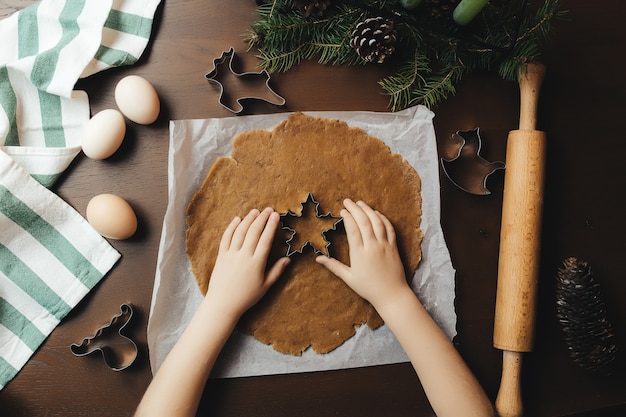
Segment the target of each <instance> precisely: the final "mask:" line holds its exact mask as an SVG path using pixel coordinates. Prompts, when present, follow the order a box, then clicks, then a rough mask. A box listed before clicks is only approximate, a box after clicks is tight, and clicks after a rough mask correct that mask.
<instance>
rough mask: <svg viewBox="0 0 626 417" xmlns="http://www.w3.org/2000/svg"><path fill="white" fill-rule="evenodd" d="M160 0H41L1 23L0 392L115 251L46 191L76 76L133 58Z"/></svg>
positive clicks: (70, 134) (73, 139) (75, 131)
mask: <svg viewBox="0 0 626 417" xmlns="http://www.w3.org/2000/svg"><path fill="white" fill-rule="evenodd" d="M159 2H160V0H114V1H111V0H89V1H88V0H42V1H41V2H39V3H35V4H33V5H32V6H29V7H27V8H25V9H23V10H21V11H19V12H17V13H15V14H13V15H12V16H10V17H8V18H6V19H4V20H1V21H0V39H2V47H1V48H0V389H2V388H3V387H4V386H5V385H6V384H7V382H8V381H10V380H11V379H12V378H13V377H14V376H15V375H16V374H17V373H18V372H19V370H20V369H21V368H22V367H23V366H24V364H25V363H26V361H28V359H29V358H30V357H31V356H32V354H33V353H34V352H35V351H36V350H37V348H38V347H39V346H40V345H41V343H43V341H44V340H45V339H46V337H47V336H48V335H49V334H50V333H51V332H52V330H53V329H54V328H55V327H56V326H57V325H58V324H59V322H60V320H61V319H62V318H63V317H65V316H66V315H67V313H69V311H70V310H71V309H72V308H73V307H74V306H76V304H78V302H79V301H80V300H81V299H82V298H83V297H84V296H85V295H86V294H87V293H88V292H89V291H90V290H91V289H92V288H93V287H94V286H95V285H96V284H97V283H98V282H99V281H100V280H101V279H102V278H103V277H104V275H105V274H106V273H107V272H108V271H109V270H110V269H111V268H112V267H113V265H114V264H115V263H116V262H117V260H118V259H119V258H120V254H119V253H118V252H117V251H116V250H115V249H113V248H112V247H111V245H109V243H108V242H107V241H106V240H105V239H104V238H102V237H101V236H100V235H99V234H97V233H96V232H95V231H94V229H93V228H92V227H91V226H90V225H89V224H88V223H87V221H86V220H85V219H84V218H83V217H82V216H81V215H80V214H79V213H78V212H76V211H75V210H74V209H73V208H72V207H70V206H69V205H68V204H66V203H65V202H64V201H63V200H61V199H60V198H59V197H57V196H56V195H55V194H54V193H53V192H51V191H50V190H48V189H47V188H46V187H49V186H51V185H52V184H54V182H55V180H56V179H57V178H58V176H59V175H60V174H61V173H63V171H64V170H65V169H66V168H67V167H68V166H69V164H70V163H71V162H72V160H73V159H74V158H75V157H76V155H77V154H78V153H79V152H80V135H81V130H82V126H83V124H84V122H86V121H87V120H88V118H89V114H90V112H89V102H88V98H87V95H86V94H85V93H84V92H81V91H73V88H74V86H75V84H76V82H77V80H78V79H79V78H81V77H86V76H89V75H91V74H94V73H96V72H98V71H101V70H104V69H107V68H110V67H114V66H121V65H129V64H133V63H135V62H136V61H137V60H138V59H139V57H140V56H141V54H142V53H143V51H144V49H145V47H146V46H147V44H148V41H149V38H150V33H151V29H152V20H153V16H154V13H155V11H156V7H157V6H158V4H159Z"/></svg>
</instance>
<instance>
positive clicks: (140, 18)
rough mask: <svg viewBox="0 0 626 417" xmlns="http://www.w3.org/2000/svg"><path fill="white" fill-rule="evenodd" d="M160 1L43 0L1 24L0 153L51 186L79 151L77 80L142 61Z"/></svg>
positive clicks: (84, 104)
mask: <svg viewBox="0 0 626 417" xmlns="http://www.w3.org/2000/svg"><path fill="white" fill-rule="evenodd" d="M159 3H160V0H113V1H112V0H42V1H41V2H38V3H34V4H33V5H31V6H29V7H27V8H25V9H23V10H21V11H19V12H17V13H14V14H13V15H11V16H9V17H8V18H6V19H4V20H1V21H0V39H2V48H0V150H2V151H4V152H5V153H7V154H8V155H10V156H11V157H12V158H13V159H14V160H16V161H17V162H18V163H19V164H20V165H22V166H23V167H24V168H25V169H26V170H27V171H28V172H29V173H30V174H31V175H32V176H33V177H34V178H35V179H37V180H38V181H39V182H41V183H42V184H44V185H45V186H48V187H49V186H50V185H52V184H53V183H54V181H55V180H56V179H57V178H58V176H59V175H60V174H61V173H63V171H64V170H65V169H66V168H67V167H68V166H69V165H70V163H71V162H72V160H73V159H74V158H75V157H76V155H78V153H79V152H80V134H81V131H82V127H83V124H84V123H85V122H86V121H87V120H88V119H89V100H88V97H87V95H86V94H85V92H84V91H74V90H73V89H74V86H75V84H76V82H77V81H78V79H80V78H83V77H87V76H89V75H92V74H94V73H97V72H99V71H102V70H104V69H107V68H111V67H116V66H122V65H130V64H134V63H135V62H137V60H138V59H139V57H140V56H141V54H142V53H143V51H144V50H145V48H146V46H147V44H148V41H149V39H150V34H151V30H152V22H153V17H154V13H155V11H156V8H157V6H158V4H159Z"/></svg>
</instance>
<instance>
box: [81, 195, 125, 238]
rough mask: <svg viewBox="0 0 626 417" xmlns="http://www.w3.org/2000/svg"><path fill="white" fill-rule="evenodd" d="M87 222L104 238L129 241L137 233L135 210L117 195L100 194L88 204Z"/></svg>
mask: <svg viewBox="0 0 626 417" xmlns="http://www.w3.org/2000/svg"><path fill="white" fill-rule="evenodd" d="M86 215H87V221H88V222H89V223H90V224H91V225H92V226H93V228H94V229H96V231H97V232H98V233H100V234H101V235H102V236H104V237H107V238H109V239H115V240H122V239H128V238H129V237H131V236H132V235H134V234H135V232H136V231H137V216H136V215H135V211H134V210H133V208H132V207H131V206H130V204H128V202H126V200H124V199H123V198H122V197H119V196H117V195H115V194H99V195H97V196H95V197H93V198H92V199H91V200H90V201H89V203H88V204H87V210H86Z"/></svg>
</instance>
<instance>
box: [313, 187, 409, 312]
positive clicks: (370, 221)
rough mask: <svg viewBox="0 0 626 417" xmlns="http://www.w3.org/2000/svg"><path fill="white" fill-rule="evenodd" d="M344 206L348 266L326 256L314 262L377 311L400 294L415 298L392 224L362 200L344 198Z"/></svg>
mask: <svg viewBox="0 0 626 417" xmlns="http://www.w3.org/2000/svg"><path fill="white" fill-rule="evenodd" d="M344 206H345V209H344V210H342V211H341V216H342V217H343V222H344V226H345V229H346V235H347V237H348V245H349V246H350V266H347V265H345V264H343V263H342V262H340V261H338V260H336V259H334V258H330V257H327V256H318V257H317V258H316V261H317V262H318V263H320V264H321V265H323V266H325V267H326V268H328V270H330V271H331V272H332V273H334V274H335V275H337V276H338V277H339V278H341V279H342V280H343V281H344V282H345V283H346V284H347V285H348V286H349V287H350V288H352V289H353V290H354V291H355V292H356V293H357V294H359V295H360V296H361V297H363V298H365V299H366V300H368V301H369V302H370V303H371V304H372V305H373V306H374V308H375V309H376V310H379V311H380V309H381V308H384V307H385V306H386V305H388V304H389V303H391V302H393V301H394V300H397V299H398V297H402V296H403V295H406V294H410V296H411V297H414V294H413V292H412V291H411V289H410V287H409V285H408V283H407V281H406V276H405V273H404V267H403V265H402V261H401V260H400V254H399V252H398V246H397V243H396V233H395V230H394V228H393V225H392V224H391V222H390V221H389V220H388V219H387V218H386V217H385V216H384V215H383V214H381V213H380V212H378V211H375V210H373V209H372V208H371V207H370V206H368V205H367V204H366V203H364V202H362V201H358V202H356V203H355V202H354V201H352V200H350V199H346V200H344Z"/></svg>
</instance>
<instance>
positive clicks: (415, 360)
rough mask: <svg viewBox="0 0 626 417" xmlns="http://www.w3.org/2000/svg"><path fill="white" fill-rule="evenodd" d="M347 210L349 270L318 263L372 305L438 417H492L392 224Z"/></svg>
mask: <svg viewBox="0 0 626 417" xmlns="http://www.w3.org/2000/svg"><path fill="white" fill-rule="evenodd" d="M344 205H345V207H346V210H342V213H341V214H342V216H343V219H344V225H345V229H346V234H347V236H348V244H349V245H350V264H351V266H347V265H345V264H343V263H341V262H339V261H337V260H336V259H333V258H329V257H326V256H320V257H318V258H317V261H318V262H319V263H320V264H322V265H324V266H325V267H327V268H328V269H329V270H330V271H332V272H333V273H334V274H335V275H337V276H339V277H340V278H341V279H342V280H343V281H345V282H346V284H348V285H349V286H350V287H351V288H352V289H353V290H354V291H355V292H357V293H358V294H359V295H361V296H362V297H363V298H365V299H366V300H368V301H369V302H370V303H372V305H373V306H374V308H375V309H376V311H378V313H379V314H380V316H381V317H382V318H383V320H384V321H385V323H386V324H387V325H388V326H389V328H390V329H391V331H392V332H393V333H394V335H395V336H396V338H397V339H398V341H399V342H400V344H401V345H402V347H403V348H404V350H405V352H406V353H407V355H408V357H409V359H410V360H411V364H412V365H413V368H414V369H415V371H416V373H417V375H418V377H419V379H420V381H421V383H422V386H423V388H424V391H425V392H426V395H427V397H428V399H429V401H430V404H431V406H432V407H433V410H434V411H435V413H436V414H437V416H439V417H458V416H464V417H473V416H475V417H479V416H480V417H488V416H489V417H491V416H493V415H494V413H493V408H492V406H491V403H490V402H489V400H488V398H487V396H486V395H485V393H484V391H483V389H482V388H481V387H480V385H479V384H478V382H477V381H476V379H475V378H474V376H473V375H472V373H471V371H470V370H469V368H468V367H467V365H466V364H465V362H464V361H463V359H462V358H461V356H460V355H459V353H458V352H457V351H456V349H455V348H454V346H453V345H452V343H451V342H450V341H449V340H448V338H447V337H446V335H445V334H444V333H443V332H442V331H441V330H440V329H439V327H438V326H437V324H436V323H435V322H434V321H433V320H432V318H431V317H430V315H429V314H428V312H427V311H426V310H425V309H424V307H423V306H422V304H421V303H420V301H419V300H418V299H417V297H415V294H414V293H413V291H412V290H411V288H410V287H409V285H408V283H407V281H406V277H405V273H404V269H403V266H402V262H401V260H400V255H399V253H398V248H397V244H396V235H395V231H394V228H393V226H392V225H391V223H390V222H389V220H388V219H387V218H386V217H385V216H383V215H382V214H381V213H379V212H377V211H374V210H373V209H372V208H370V207H369V206H368V205H367V204H365V203H363V202H360V201H359V202H358V203H354V202H353V201H351V200H346V201H345V202H344Z"/></svg>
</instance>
